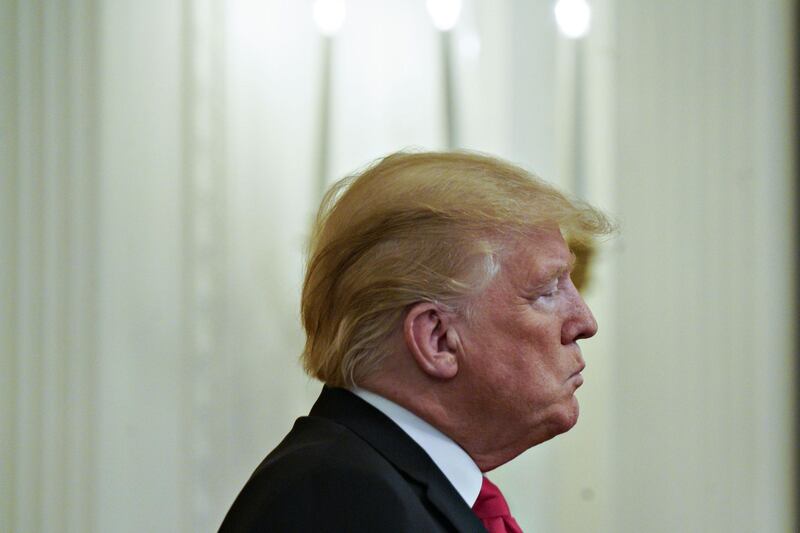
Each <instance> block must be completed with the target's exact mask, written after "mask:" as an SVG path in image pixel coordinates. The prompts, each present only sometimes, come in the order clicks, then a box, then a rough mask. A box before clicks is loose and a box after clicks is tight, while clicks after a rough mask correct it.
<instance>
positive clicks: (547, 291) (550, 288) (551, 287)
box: [539, 279, 559, 298]
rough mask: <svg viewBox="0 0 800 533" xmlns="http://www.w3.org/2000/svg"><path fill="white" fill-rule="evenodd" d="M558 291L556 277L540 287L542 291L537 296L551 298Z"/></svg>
mask: <svg viewBox="0 0 800 533" xmlns="http://www.w3.org/2000/svg"><path fill="white" fill-rule="evenodd" d="M558 291H559V283H558V280H557V279H554V280H553V281H552V282H551V283H548V284H547V285H546V286H545V287H544V288H543V289H542V292H540V293H539V298H552V297H554V296H556V295H557V294H558Z"/></svg>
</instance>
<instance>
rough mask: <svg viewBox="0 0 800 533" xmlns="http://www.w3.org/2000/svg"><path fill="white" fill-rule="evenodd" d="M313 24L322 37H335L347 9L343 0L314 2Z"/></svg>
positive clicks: (317, 0)
mask: <svg viewBox="0 0 800 533" xmlns="http://www.w3.org/2000/svg"><path fill="white" fill-rule="evenodd" d="M313 9H314V22H316V23H317V28H319V31H320V32H321V33H322V34H323V35H327V36H329V37H330V36H332V35H335V34H336V33H337V32H338V31H339V30H340V29H341V28H342V25H343V24H344V19H345V16H346V15H347V7H346V6H345V3H344V0H316V2H314V8H313Z"/></svg>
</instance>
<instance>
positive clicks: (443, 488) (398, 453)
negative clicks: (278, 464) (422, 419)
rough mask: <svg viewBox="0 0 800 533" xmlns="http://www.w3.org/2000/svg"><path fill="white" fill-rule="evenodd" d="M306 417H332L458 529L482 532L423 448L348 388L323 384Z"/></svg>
mask: <svg viewBox="0 0 800 533" xmlns="http://www.w3.org/2000/svg"><path fill="white" fill-rule="evenodd" d="M310 416H320V417H323V418H328V419H331V420H335V421H336V422H338V423H340V424H342V425H344V426H346V427H347V428H349V429H350V430H351V431H353V432H354V433H356V434H357V435H359V436H360V437H361V438H362V439H364V440H365V441H366V442H367V443H369V444H370V446H372V447H373V448H374V449H375V450H376V451H377V452H378V453H380V454H381V455H382V456H383V457H385V458H386V459H387V460H388V461H389V462H390V463H392V464H393V465H394V466H395V467H396V468H397V469H398V470H400V471H401V472H403V473H404V474H406V475H407V476H409V477H411V478H412V479H414V480H415V481H416V482H417V483H419V484H420V485H422V486H424V487H425V492H426V495H427V497H428V500H429V501H430V503H431V504H432V505H433V506H435V507H436V508H437V509H438V510H439V511H440V512H441V513H442V514H443V515H444V516H445V517H447V519H448V520H450V522H452V524H453V526H454V527H455V528H456V529H457V530H458V531H465V532H472V531H474V532H484V533H485V531H486V530H485V529H484V528H483V525H482V524H481V522H480V520H478V518H477V517H476V516H475V514H474V513H473V512H472V509H470V508H469V506H468V505H467V504H466V502H464V499H463V498H461V495H459V494H458V492H457V491H456V489H455V488H454V487H453V485H452V484H451V483H450V481H449V480H448V479H447V478H446V477H445V475H444V474H443V473H442V471H441V470H439V468H438V467H437V466H436V464H435V463H434V462H433V460H432V459H431V458H430V457H429V456H428V454H427V453H425V450H423V449H422V448H421V447H420V446H419V445H418V444H417V443H416V442H414V440H413V439H412V438H411V437H409V436H408V435H407V434H406V433H405V432H404V431H403V430H402V429H400V427H399V426H397V424H395V423H394V422H392V420H391V419H390V418H389V417H387V416H386V415H384V414H383V413H381V412H380V411H379V410H377V409H375V408H374V407H372V406H371V405H370V404H368V403H367V402H365V401H364V400H362V399H361V398H359V397H358V396H356V395H355V394H353V393H351V392H350V391H347V390H345V389H338V388H331V387H327V386H326V387H324V388H323V390H322V394H321V395H320V397H319V399H318V400H317V402H316V403H315V404H314V407H313V408H312V409H311V413H310Z"/></svg>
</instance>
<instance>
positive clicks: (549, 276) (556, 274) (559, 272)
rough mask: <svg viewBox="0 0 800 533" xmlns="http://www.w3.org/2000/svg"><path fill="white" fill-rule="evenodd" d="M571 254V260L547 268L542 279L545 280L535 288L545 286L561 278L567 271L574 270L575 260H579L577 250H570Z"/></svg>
mask: <svg viewBox="0 0 800 533" xmlns="http://www.w3.org/2000/svg"><path fill="white" fill-rule="evenodd" d="M569 255H570V258H569V261H567V263H566V264H562V265H559V266H556V267H553V268H551V269H549V270H546V271H545V272H544V275H543V276H542V279H543V280H544V281H543V282H542V283H540V284H538V285H537V286H536V287H535V289H538V288H541V287H544V286H545V285H547V284H548V283H550V282H551V281H552V280H554V279H557V278H560V277H561V276H563V275H564V274H566V273H567V272H572V269H573V268H574V267H575V261H576V260H577V257H576V256H575V252H573V251H571V250H570V253H569Z"/></svg>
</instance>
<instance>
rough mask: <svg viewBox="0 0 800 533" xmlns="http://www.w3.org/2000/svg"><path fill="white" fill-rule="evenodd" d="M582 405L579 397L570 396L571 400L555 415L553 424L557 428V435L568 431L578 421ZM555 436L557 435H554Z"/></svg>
mask: <svg viewBox="0 0 800 533" xmlns="http://www.w3.org/2000/svg"><path fill="white" fill-rule="evenodd" d="M580 411H581V410H580V406H579V405H578V399H577V398H575V397H574V396H573V397H572V398H570V400H569V402H568V403H567V404H565V405H564V406H563V407H562V408H561V409H559V410H558V413H557V416H556V417H555V420H554V424H553V426H554V427H555V429H556V430H557V433H556V435H560V434H561V433H566V432H567V431H569V430H570V429H572V428H573V427H575V424H577V423H578V416H579V415H580ZM553 436H554V437H555V435H553Z"/></svg>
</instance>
